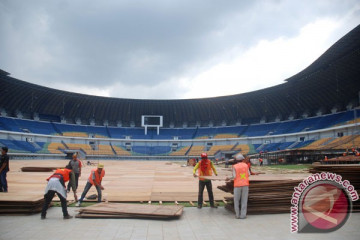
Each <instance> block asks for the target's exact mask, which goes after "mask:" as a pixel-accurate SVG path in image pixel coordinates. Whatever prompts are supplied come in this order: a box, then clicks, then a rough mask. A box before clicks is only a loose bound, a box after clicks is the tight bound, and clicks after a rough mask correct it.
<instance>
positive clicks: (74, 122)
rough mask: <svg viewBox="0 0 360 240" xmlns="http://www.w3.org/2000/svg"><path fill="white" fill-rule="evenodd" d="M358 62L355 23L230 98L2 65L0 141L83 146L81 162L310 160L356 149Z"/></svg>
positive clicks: (18, 154)
mask: <svg viewBox="0 0 360 240" xmlns="http://www.w3.org/2000/svg"><path fill="white" fill-rule="evenodd" d="M359 65H360V26H357V27H356V28H355V29H353V30H352V31H351V32H349V33H348V34H346V35H345V36H344V37H343V38H341V39H340V40H338V41H337V42H336V43H335V44H334V45H333V46H332V47H330V48H329V49H328V50H327V51H326V52H325V53H323V54H322V55H321V56H320V57H319V58H318V59H317V60H316V61H314V62H313V63H311V64H310V65H309V66H308V67H307V68H305V69H304V70H303V71H301V72H299V73H297V74H295V75H293V76H292V77H290V78H288V79H285V81H284V83H283V84H280V85H277V86H274V87H270V88H265V89H261V90H257V91H253V92H248V93H243V94H237V95H231V96H222V97H214V98H203V99H185V100H140V99H121V98H107V97H97V96H90V95H84V94H78V93H72V92H66V91H61V90H56V89H51V88H47V87H42V86H38V85H35V84H31V83H27V82H26V81H22V80H19V79H16V78H13V77H11V76H10V74H9V73H7V72H6V71H4V70H1V72H0V79H1V85H2V87H1V90H0V109H1V117H0V145H1V146H7V147H8V148H9V149H10V154H11V155H12V157H13V158H15V159H16V158H32V159H46V158H49V157H50V158H52V159H64V158H66V157H69V156H71V154H72V153H74V152H78V153H79V154H80V156H81V157H82V158H84V159H128V160H129V159H130V160H135V159H141V160H147V159H154V160H162V159H163V160H171V159H177V160H186V159H188V158H195V157H198V156H199V155H200V153H202V152H207V153H208V155H209V156H210V157H211V158H212V159H223V158H231V157H232V156H233V155H234V154H236V153H238V152H241V153H243V154H250V155H256V154H259V153H262V154H268V153H273V152H276V157H274V155H271V156H270V155H269V154H268V155H267V156H266V157H265V158H269V159H271V158H272V160H274V161H276V159H278V158H280V157H281V158H285V159H286V161H287V162H299V161H310V162H312V161H315V160H319V159H322V158H323V157H324V156H325V155H328V156H329V157H330V156H338V155H342V154H343V153H344V152H346V151H349V150H350V149H353V148H358V147H359V144H360V136H359V134H360V126H359V117H358V116H360V110H359V102H360V84H359V76H360V68H359ZM292 150H296V151H298V150H301V151H300V152H301V154H298V156H299V157H294V156H293V155H294V154H290V155H291V156H292V157H289V156H290V155H289V154H288V153H289V152H292ZM279 154H280V155H281V156H280V155H279ZM304 154H305V155H304ZM304 156H305V157H304ZM307 156H311V157H307Z"/></svg>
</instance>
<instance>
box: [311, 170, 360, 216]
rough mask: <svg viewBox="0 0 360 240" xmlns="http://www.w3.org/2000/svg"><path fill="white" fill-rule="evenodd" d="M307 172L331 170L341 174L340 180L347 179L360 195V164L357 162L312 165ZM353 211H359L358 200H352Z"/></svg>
mask: <svg viewBox="0 0 360 240" xmlns="http://www.w3.org/2000/svg"><path fill="white" fill-rule="evenodd" d="M309 172H310V173H312V174H314V173H321V172H331V173H336V174H338V175H341V177H342V181H344V180H348V181H349V182H350V184H351V185H353V186H354V188H355V190H356V191H357V192H358V194H359V195H360V165H358V164H346V165H345V164H336V165H335V164H334V165H328V164H326V165H313V166H312V168H310V169H309ZM353 211H354V212H360V200H358V201H355V202H353Z"/></svg>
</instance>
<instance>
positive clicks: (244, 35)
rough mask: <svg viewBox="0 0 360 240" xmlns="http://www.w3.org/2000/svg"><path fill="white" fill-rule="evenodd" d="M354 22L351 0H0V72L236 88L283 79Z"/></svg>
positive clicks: (160, 90) (155, 94) (55, 82)
mask: <svg viewBox="0 0 360 240" xmlns="http://www.w3.org/2000/svg"><path fill="white" fill-rule="evenodd" d="M359 23H360V2H359V1H358V0H316V1H314V0H301V1H295V0H291V1H290V0H289V1H281V0H274V1H270V0H269V1H265V0H264V1H251V0H249V1H245V0H225V1H215V0H195V1H194V0H143V1H141V0H137V1H135V0H132V1H131V0H129V1H122V0H107V1H95V0H51V1H49V0H32V1H24V0H0V36H1V37H0V69H3V70H5V71H7V72H9V73H11V76H13V77H15V78H18V79H21V80H24V81H27V82H31V83H35V84H39V85H43V86H47V87H51V88H56V89H62V90H67V91H72V92H79V93H86V94H91V95H101V96H109V97H120V98H141V99H178V98H200V97H214V96H222V95H230V94H238V93H243V92H249V91H254V90H258V89H262V88H266V87H269V86H274V85H277V84H280V83H283V82H284V80H285V79H286V78H288V77H291V76H292V75H295V74H296V73H298V72H299V71H301V70H303V69H304V68H305V67H307V66H308V65H310V64H311V63H312V62H313V61H314V60H315V59H317V58H318V57H319V56H320V55H321V54H322V53H323V52H324V51H326V50H327V49H328V48H329V47H331V45H332V44H334V43H335V42H336V41H337V40H339V39H340V38H341V37H342V36H344V35H345V34H346V33H347V32H349V31H350V30H352V29H353V28H354V27H356V26H357V25H358V24H359Z"/></svg>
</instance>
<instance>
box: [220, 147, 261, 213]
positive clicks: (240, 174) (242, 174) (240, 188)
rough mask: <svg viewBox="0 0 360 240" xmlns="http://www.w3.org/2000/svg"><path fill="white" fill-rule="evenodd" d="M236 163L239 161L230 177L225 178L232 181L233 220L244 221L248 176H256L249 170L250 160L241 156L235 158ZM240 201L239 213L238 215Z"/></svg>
mask: <svg viewBox="0 0 360 240" xmlns="http://www.w3.org/2000/svg"><path fill="white" fill-rule="evenodd" d="M235 159H236V160H237V161H241V162H239V163H237V164H235V165H233V169H232V177H227V178H226V181H229V180H232V179H233V180H234V209H235V214H236V216H235V218H237V219H245V218H246V212H247V202H248V197H249V175H257V173H252V172H251V170H250V159H249V157H244V156H242V155H241V154H239V155H237V156H236V157H235ZM240 201H241V213H240V206H239V204H240Z"/></svg>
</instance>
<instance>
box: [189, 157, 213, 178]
mask: <svg viewBox="0 0 360 240" xmlns="http://www.w3.org/2000/svg"><path fill="white" fill-rule="evenodd" d="M200 163H201V161H199V162H198V163H197V164H196V165H195V167H194V169H193V174H195V173H196V170H198V168H199V167H200ZM210 166H211V168H212V170H213V171H214V173H215V175H217V171H216V168H215V166H214V164H213V162H212V161H210ZM200 181H210V180H207V179H204V180H200Z"/></svg>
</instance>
